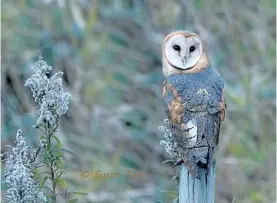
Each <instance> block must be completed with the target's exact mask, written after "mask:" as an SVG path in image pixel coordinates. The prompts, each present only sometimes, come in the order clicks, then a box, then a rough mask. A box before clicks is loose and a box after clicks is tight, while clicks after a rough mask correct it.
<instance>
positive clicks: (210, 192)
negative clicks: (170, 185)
mask: <svg viewBox="0 0 277 203" xmlns="http://www.w3.org/2000/svg"><path fill="white" fill-rule="evenodd" d="M215 165H216V164H215V161H214V164H213V166H212V167H211V168H210V173H209V175H208V176H206V175H205V171H204V170H205V169H202V171H201V177H200V180H199V179H195V178H193V177H192V176H191V175H190V173H189V171H188V169H187V167H186V166H185V164H182V165H181V166H180V167H181V172H180V185H179V203H214V189H215V168H216V166H215Z"/></svg>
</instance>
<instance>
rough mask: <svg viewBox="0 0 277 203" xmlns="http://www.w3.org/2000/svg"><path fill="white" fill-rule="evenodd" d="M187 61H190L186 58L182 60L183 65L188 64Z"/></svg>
mask: <svg viewBox="0 0 277 203" xmlns="http://www.w3.org/2000/svg"><path fill="white" fill-rule="evenodd" d="M187 60H188V59H187V57H185V56H184V58H182V62H183V64H185V63H187Z"/></svg>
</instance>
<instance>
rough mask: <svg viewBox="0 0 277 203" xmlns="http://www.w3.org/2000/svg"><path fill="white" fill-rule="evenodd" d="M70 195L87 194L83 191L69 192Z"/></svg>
mask: <svg viewBox="0 0 277 203" xmlns="http://www.w3.org/2000/svg"><path fill="white" fill-rule="evenodd" d="M70 194H72V195H88V194H87V193H84V192H70Z"/></svg>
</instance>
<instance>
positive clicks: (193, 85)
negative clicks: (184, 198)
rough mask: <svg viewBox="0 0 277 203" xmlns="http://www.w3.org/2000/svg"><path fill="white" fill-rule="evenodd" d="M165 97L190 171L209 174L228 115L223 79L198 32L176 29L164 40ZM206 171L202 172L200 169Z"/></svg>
mask: <svg viewBox="0 0 277 203" xmlns="http://www.w3.org/2000/svg"><path fill="white" fill-rule="evenodd" d="M163 73H164V76H165V81H164V83H163V94H162V95H163V99H164V102H165V109H166V113H167V116H168V120H169V124H170V129H171V133H172V137H173V139H175V140H173V141H174V142H175V143H177V145H178V149H177V150H178V154H180V155H181V156H182V159H181V160H178V161H177V162H176V163H175V164H174V166H176V165H179V164H181V163H182V162H184V164H185V165H186V166H187V168H188V170H189V172H190V173H191V175H192V176H193V177H195V178H199V177H200V176H201V175H203V174H200V171H203V168H204V169H206V170H205V171H206V174H208V171H209V169H210V167H211V166H212V162H213V159H214V158H213V153H214V148H215V146H216V145H217V144H218V140H219V139H218V137H219V130H220V123H221V121H223V119H224V117H225V108H226V103H225V98H224V95H223V94H224V90H223V88H224V83H223V80H222V78H221V77H220V75H219V74H218V73H217V72H216V70H215V69H214V68H212V67H211V65H210V63H209V60H208V57H207V55H206V53H205V49H204V45H203V42H202V41H201V39H200V36H199V35H197V34H196V33H192V32H188V31H182V30H181V31H176V32H173V33H170V34H168V35H167V36H166V37H165V39H164V42H163ZM201 173H203V172H201Z"/></svg>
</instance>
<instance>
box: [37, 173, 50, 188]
mask: <svg viewBox="0 0 277 203" xmlns="http://www.w3.org/2000/svg"><path fill="white" fill-rule="evenodd" d="M48 178H49V177H48V176H44V177H43V179H42V181H41V183H40V184H39V187H40V188H42V187H44V184H45V182H46V180H47V179H48ZM49 179H50V178H49Z"/></svg>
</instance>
